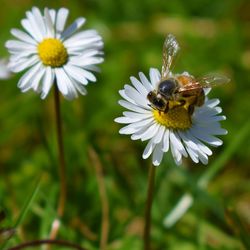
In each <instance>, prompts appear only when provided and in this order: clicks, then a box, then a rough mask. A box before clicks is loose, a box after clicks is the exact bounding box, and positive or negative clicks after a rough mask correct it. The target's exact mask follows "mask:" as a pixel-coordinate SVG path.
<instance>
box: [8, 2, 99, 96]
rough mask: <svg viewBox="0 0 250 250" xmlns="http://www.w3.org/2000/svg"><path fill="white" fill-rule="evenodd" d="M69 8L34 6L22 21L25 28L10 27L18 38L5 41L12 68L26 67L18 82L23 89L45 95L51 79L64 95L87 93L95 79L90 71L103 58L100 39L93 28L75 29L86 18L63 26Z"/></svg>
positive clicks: (21, 68) (18, 69) (95, 69)
mask: <svg viewBox="0 0 250 250" xmlns="http://www.w3.org/2000/svg"><path fill="white" fill-rule="evenodd" d="M68 14H69V11H68V10H67V9H65V8H61V9H59V10H58V11H56V10H54V9H48V8H45V9H44V13H43V14H42V13H41V12H40V10H39V9H38V8H36V7H33V8H32V10H31V11H27V12H26V18H25V19H23V20H22V21H21V24H22V26H23V28H24V30H25V31H21V30H19V29H12V30H11V34H12V35H13V36H14V37H16V38H17V40H9V41H7V42H6V47H7V48H8V50H9V52H10V54H11V57H10V63H9V67H10V69H11V70H12V71H13V72H20V71H23V70H27V69H28V70H27V72H26V73H25V74H24V75H23V76H22V77H21V79H20V80H19V82H18V87H19V88H20V89H21V91H22V92H26V91H28V90H30V89H33V90H34V91H36V92H38V93H41V98H42V99H44V98H45V97H46V96H47V94H48V92H49V90H50V88H51V86H52V85H53V83H56V84H57V86H58V89H59V90H60V92H61V93H62V94H63V95H64V96H65V97H66V98H67V99H73V98H75V97H77V96H78V92H79V93H80V94H82V95H85V94H86V88H85V86H86V85H87V84H88V82H89V81H96V77H95V76H94V74H93V73H91V72H90V71H98V68H97V66H96V64H99V63H101V62H102V61H103V58H102V52H101V50H102V48H103V41H102V38H101V36H100V35H99V34H98V33H97V31H95V30H85V31H80V32H79V31H78V30H79V29H80V28H81V27H82V25H83V24H84V23H85V18H82V17H80V18H78V19H76V20H75V21H74V23H73V24H71V25H70V26H69V27H68V28H66V29H65V24H66V21H67V18H68Z"/></svg>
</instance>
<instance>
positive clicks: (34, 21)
mask: <svg viewBox="0 0 250 250" xmlns="http://www.w3.org/2000/svg"><path fill="white" fill-rule="evenodd" d="M26 16H27V19H28V21H29V23H30V26H31V28H32V30H33V32H34V34H35V36H36V37H37V39H38V40H39V41H41V40H43V34H42V32H41V29H40V27H39V25H38V24H37V18H35V17H34V15H33V13H32V12H30V11H27V12H26Z"/></svg>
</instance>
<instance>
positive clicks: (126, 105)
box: [118, 100, 153, 116]
mask: <svg viewBox="0 0 250 250" xmlns="http://www.w3.org/2000/svg"><path fill="white" fill-rule="evenodd" d="M118 103H119V104H120V105H121V106H122V107H124V108H127V109H129V110H131V111H135V112H138V113H144V114H151V115H152V116H153V114H152V112H151V111H150V110H148V109H143V108H141V107H138V106H136V105H135V104H133V103H131V102H128V101H125V100H120V101H119V102H118Z"/></svg>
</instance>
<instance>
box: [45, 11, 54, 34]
mask: <svg viewBox="0 0 250 250" xmlns="http://www.w3.org/2000/svg"><path fill="white" fill-rule="evenodd" d="M44 20H45V25H46V27H47V36H48V37H55V29H54V26H53V21H52V17H51V15H50V11H49V9H48V8H45V9H44Z"/></svg>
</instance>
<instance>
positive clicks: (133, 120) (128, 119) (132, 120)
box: [114, 116, 138, 124]
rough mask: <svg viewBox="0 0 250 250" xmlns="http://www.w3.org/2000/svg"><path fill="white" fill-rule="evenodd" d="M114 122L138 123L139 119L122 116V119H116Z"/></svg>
mask: <svg viewBox="0 0 250 250" xmlns="http://www.w3.org/2000/svg"><path fill="white" fill-rule="evenodd" d="M114 121H115V122H117V123H122V124H128V123H133V122H136V121H138V119H135V118H130V117H124V116H122V117H117V118H115V120H114Z"/></svg>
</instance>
